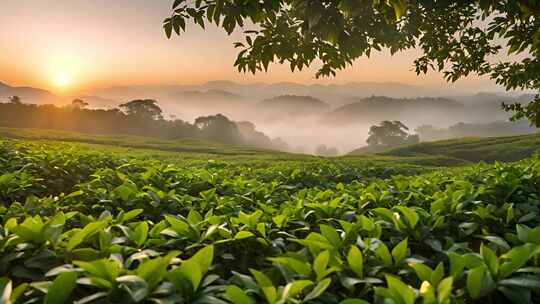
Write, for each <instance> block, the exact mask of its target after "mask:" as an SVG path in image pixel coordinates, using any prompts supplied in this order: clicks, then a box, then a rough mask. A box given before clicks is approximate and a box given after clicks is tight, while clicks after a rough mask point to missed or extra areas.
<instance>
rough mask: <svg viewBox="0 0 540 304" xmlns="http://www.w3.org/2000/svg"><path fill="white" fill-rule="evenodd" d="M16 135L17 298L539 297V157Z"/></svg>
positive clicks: (8, 191) (11, 153)
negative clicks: (328, 152)
mask: <svg viewBox="0 0 540 304" xmlns="http://www.w3.org/2000/svg"><path fill="white" fill-rule="evenodd" d="M0 133H1V134H2V136H3V139H1V140H0V277H1V279H0V303H72V302H73V303H80V304H83V303H235V304H248V303H343V304H362V303H384V304H412V303H425V304H434V303H441V304H442V303H540V159H539V158H536V157H534V156H533V157H529V158H526V159H524V160H521V161H518V162H514V163H497V162H495V163H492V164H484V163H480V164H475V165H470V163H471V162H470V160H467V159H464V158H463V159H462V158H459V157H457V156H459V155H458V154H455V155H450V156H441V155H435V154H433V155H425V153H424V154H423V155H413V154H411V153H412V152H410V151H411V150H408V151H409V152H407V153H406V154H407V155H406V156H401V157H400V156H393V155H381V156H365V157H344V158H335V159H321V158H317V157H310V156H302V155H291V154H286V153H275V152H271V151H257V150H250V149H245V148H243V149H242V148H230V147H225V146H219V147H217V146H216V147H213V148H211V149H210V148H209V149H207V150H204V149H203V148H201V147H202V145H201V144H198V143H196V142H191V143H190V144H189V145H188V144H186V143H185V142H184V143H168V144H167V145H165V144H166V143H159V142H154V143H151V142H148V141H146V142H145V141H144V140H142V139H140V140H139V141H138V142H137V146H133V145H130V144H129V143H130V142H136V141H130V140H122V139H119V138H108V139H107V140H105V139H104V138H97V137H96V138H92V137H83V136H80V135H73V134H71V135H70V134H58V133H57V134H53V133H50V134H51V135H50V138H49V140H48V141H43V140H36V138H34V137H33V135H32V132H30V131H24V132H23V131H20V132H19V131H14V130H5V129H4V130H1V132H0ZM38 135H39V134H38ZM35 137H39V136H37V135H36V136H35ZM14 138H18V139H14ZM98 140H99V141H98ZM189 147H191V148H189ZM188 148H189V149H188ZM396 153H397V152H396ZM403 154H405V152H403ZM490 160H492V159H490ZM442 166H449V167H444V168H442Z"/></svg>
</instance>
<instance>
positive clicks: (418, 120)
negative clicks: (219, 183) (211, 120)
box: [0, 81, 534, 154]
mask: <svg viewBox="0 0 540 304" xmlns="http://www.w3.org/2000/svg"><path fill="white" fill-rule="evenodd" d="M11 95H19V96H21V97H22V99H23V100H24V101H25V102H30V103H40V104H44V103H56V104H58V100H59V99H60V100H63V101H64V102H65V103H69V102H70V100H71V99H73V98H81V99H83V100H84V101H85V102H87V103H88V104H89V106H88V107H89V108H114V107H117V106H119V105H120V104H121V103H125V102H127V101H130V100H133V99H142V98H144V99H155V100H157V101H158V104H159V106H160V107H161V108H162V109H163V112H164V115H163V116H164V118H165V119H169V120H177V119H180V120H183V121H188V122H193V121H194V120H195V119H196V118H197V117H200V116H207V115H214V114H218V113H220V114H223V115H225V116H226V117H227V118H229V119H230V120H233V121H236V122H242V121H249V122H251V123H253V124H255V127H256V130H257V131H260V132H263V133H264V134H266V135H267V136H269V137H271V138H280V139H282V140H283V141H285V143H286V144H287V147H286V148H283V147H281V149H286V150H288V151H292V152H302V153H315V152H316V151H317V148H318V147H319V146H321V145H325V146H326V147H327V148H328V149H331V148H336V149H337V150H338V152H339V154H346V153H348V152H350V151H351V150H354V149H356V148H358V147H361V146H364V145H366V139H367V137H368V131H369V128H370V126H372V125H374V124H377V123H379V122H381V121H383V120H399V121H401V122H403V123H404V124H405V125H406V126H408V127H409V129H410V132H411V133H418V134H419V136H420V140H436V139H445V138H452V137H462V136H496V135H513V134H523V133H531V132H534V129H533V128H530V127H529V126H528V125H527V123H524V122H522V123H518V124H511V123H508V122H505V121H507V120H508V118H509V114H508V113H505V112H504V111H502V110H501V103H502V102H506V103H511V102H527V101H529V100H530V98H531V96H530V95H525V94H520V93H515V94H512V95H511V94H505V95H502V94H493V93H479V94H460V92H452V91H441V90H430V89H426V88H422V87H415V86H410V85H404V84H399V83H351V84H346V85H326V86H324V85H300V84H293V83H281V84H273V85H268V84H251V85H242V84H237V83H233V82H226V81H220V82H209V83H206V84H203V85H198V86H132V87H113V88H106V89H99V90H94V91H91V92H86V94H83V95H81V96H71V97H69V98H67V97H65V98H61V97H57V96H54V95H53V94H51V93H49V92H47V91H43V90H38V89H32V88H14V87H10V86H8V85H6V84H1V85H0V98H2V99H5V98H6V97H7V96H11ZM319 150H320V147H319ZM332 153H334V152H332Z"/></svg>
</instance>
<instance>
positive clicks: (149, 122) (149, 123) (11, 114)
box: [0, 96, 287, 150]
mask: <svg viewBox="0 0 540 304" xmlns="http://www.w3.org/2000/svg"><path fill="white" fill-rule="evenodd" d="M14 97H16V96H14ZM119 107H120V108H121V109H122V110H123V111H122V110H120V109H119V108H114V109H85V108H84V101H82V100H74V102H73V103H72V104H71V105H70V106H66V107H58V106H55V105H50V104H47V105H35V104H25V103H21V102H19V103H14V102H9V103H2V102H0V127H8V128H35V129H52V130H64V131H74V132H82V133H89V134H102V135H103V134H124V135H135V136H147V137H154V138H161V139H168V140H171V139H185V138H193V139H200V140H207V141H213V142H218V143H224V144H230V145H251V146H258V147H260V148H268V149H270V148H272V149H282V150H283V149H286V148H287V145H286V144H285V143H284V142H283V141H282V140H279V139H274V140H273V139H271V138H270V137H268V136H266V135H265V134H264V133H262V132H259V131H257V130H256V129H255V126H254V125H253V128H247V129H246V128H241V126H240V124H241V123H237V122H234V121H231V120H230V119H229V118H227V117H225V116H223V115H221V114H217V115H209V116H205V117H199V118H198V119H197V120H196V121H195V122H194V123H189V122H187V121H183V120H181V119H174V120H167V119H164V118H163V116H162V110H161V108H160V107H159V106H158V104H157V102H156V101H155V100H133V101H130V102H128V103H125V104H122V105H120V106H119ZM200 121H205V123H202V124H201V123H198V122H200Z"/></svg>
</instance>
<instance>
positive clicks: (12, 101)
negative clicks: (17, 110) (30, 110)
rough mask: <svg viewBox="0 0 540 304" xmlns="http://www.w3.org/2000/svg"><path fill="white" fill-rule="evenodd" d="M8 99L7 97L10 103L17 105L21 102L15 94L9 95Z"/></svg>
mask: <svg viewBox="0 0 540 304" xmlns="http://www.w3.org/2000/svg"><path fill="white" fill-rule="evenodd" d="M8 99H9V102H10V103H13V104H17V105H20V104H22V100H21V98H20V97H19V96H16V95H15V96H11V97H9V98H8Z"/></svg>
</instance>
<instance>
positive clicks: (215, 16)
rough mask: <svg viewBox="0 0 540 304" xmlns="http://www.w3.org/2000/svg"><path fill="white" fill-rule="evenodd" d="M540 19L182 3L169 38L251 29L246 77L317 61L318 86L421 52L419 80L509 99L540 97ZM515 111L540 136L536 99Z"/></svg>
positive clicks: (516, 10)
mask: <svg viewBox="0 0 540 304" xmlns="http://www.w3.org/2000/svg"><path fill="white" fill-rule="evenodd" d="M539 16H540V2H539V1H537V0H504V1H490V0H468V1H433V0H387V1H380V0H369V1H354V0H324V1H312V0H265V1H259V0H247V1H245V0H244V1H237V0H198V1H185V0H175V1H174V2H173V6H172V14H171V16H170V17H169V18H166V19H165V21H164V29H165V32H166V34H167V36H168V37H171V35H172V33H173V31H174V32H176V33H177V34H178V35H180V34H181V32H182V31H184V30H186V24H188V25H189V22H190V21H192V22H193V23H196V24H198V25H200V26H201V27H203V28H204V27H205V24H206V23H215V24H216V25H218V26H219V27H221V28H223V29H224V30H225V31H226V32H227V33H228V34H231V33H232V32H233V31H234V30H235V29H237V28H240V27H245V26H248V25H251V28H250V29H249V30H247V31H244V36H245V42H237V43H236V44H235V45H236V47H238V48H240V49H241V51H240V52H239V54H238V58H237V60H236V62H235V65H236V66H237V67H238V69H239V70H240V71H250V72H253V73H255V72H256V71H262V70H267V69H268V66H269V64H270V63H271V62H279V63H288V64H290V67H291V70H293V71H294V70H295V69H298V70H301V69H302V68H304V67H307V66H310V65H312V64H313V63H314V62H316V61H320V62H322V66H320V68H319V70H318V72H317V76H321V75H323V76H328V75H335V74H336V71H337V70H340V69H343V68H345V67H346V66H347V65H351V64H352V63H353V62H354V60H355V59H357V58H360V57H362V56H367V57H369V56H370V55H371V53H373V52H376V51H381V50H382V49H387V50H389V51H390V52H391V53H392V54H394V53H396V52H399V51H404V50H408V49H413V48H414V49H418V50H420V51H421V53H420V56H419V57H418V58H417V59H416V60H415V61H414V65H415V69H416V72H417V73H418V74H420V73H427V71H428V70H438V71H440V72H442V73H443V74H444V76H445V78H446V79H447V80H448V81H456V80H458V79H459V78H461V77H466V76H468V75H470V74H472V73H476V74H478V75H488V76H489V77H491V78H492V79H493V80H495V81H496V82H497V83H498V84H500V85H502V86H504V87H505V88H506V89H507V90H510V89H532V90H535V91H540V18H539ZM515 54H518V55H519V56H509V55H515ZM494 58H495V59H496V60H494ZM508 109H509V110H516V111H517V113H518V115H517V116H516V117H523V116H526V117H527V118H529V119H530V120H531V121H532V122H534V123H536V125H537V126H540V116H538V114H539V112H540V111H539V109H540V99H539V98H536V99H535V101H534V102H531V103H530V104H528V105H527V106H525V107H523V106H516V105H513V106H509V107H508ZM537 117H538V119H537Z"/></svg>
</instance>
